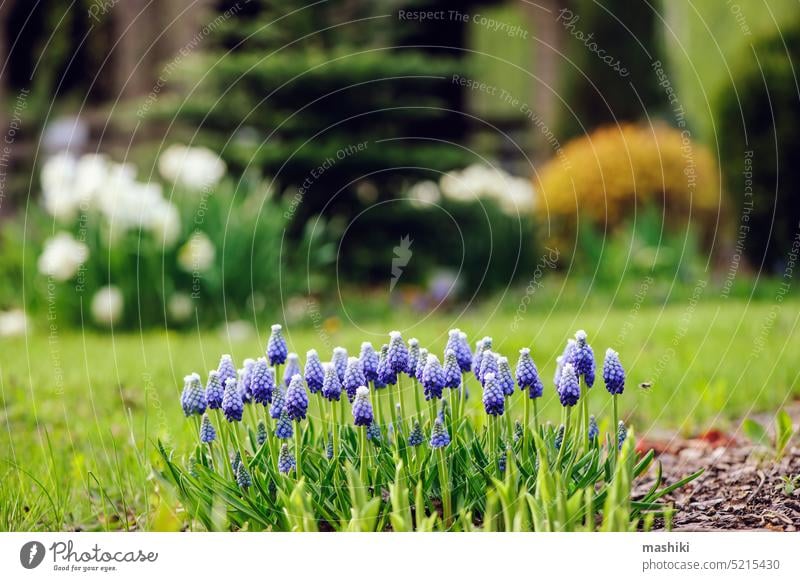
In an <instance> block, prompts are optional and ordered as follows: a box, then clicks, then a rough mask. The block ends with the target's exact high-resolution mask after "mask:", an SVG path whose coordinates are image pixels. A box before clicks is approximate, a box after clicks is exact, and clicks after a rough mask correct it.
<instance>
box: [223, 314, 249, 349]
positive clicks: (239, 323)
mask: <svg viewBox="0 0 800 581" xmlns="http://www.w3.org/2000/svg"><path fill="white" fill-rule="evenodd" d="M255 332H256V330H255V327H253V324H252V323H251V322H250V321H245V320H243V319H238V320H236V321H227V322H225V323H223V324H222V325H220V329H219V333H220V335H222V336H223V337H224V338H225V339H227V340H229V341H232V342H234V343H240V342H243V341H247V340H249V339H250V338H251V337H253V335H255Z"/></svg>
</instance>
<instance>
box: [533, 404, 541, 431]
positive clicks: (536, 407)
mask: <svg viewBox="0 0 800 581" xmlns="http://www.w3.org/2000/svg"><path fill="white" fill-rule="evenodd" d="M533 429H534V430H535V432H536V433H537V434H538V433H539V398H536V399H534V400H533ZM540 435H541V434H540Z"/></svg>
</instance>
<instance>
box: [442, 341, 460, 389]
mask: <svg viewBox="0 0 800 581" xmlns="http://www.w3.org/2000/svg"><path fill="white" fill-rule="evenodd" d="M460 385H461V367H459V365H458V357H457V356H456V352H455V351H453V350H452V349H448V350H447V351H445V354H444V386H445V387H449V388H450V389H458V387H459V386H460Z"/></svg>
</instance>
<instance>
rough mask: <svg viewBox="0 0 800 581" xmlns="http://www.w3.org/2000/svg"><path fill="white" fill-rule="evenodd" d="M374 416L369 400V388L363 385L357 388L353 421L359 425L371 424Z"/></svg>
mask: <svg viewBox="0 0 800 581" xmlns="http://www.w3.org/2000/svg"><path fill="white" fill-rule="evenodd" d="M373 419H374V416H373V414H372V404H371V403H370V401H369V389H367V387H366V386H364V385H362V386H360V387H359V388H358V389H357V390H356V398H355V400H354V401H353V422H354V423H355V425H357V426H365V427H366V426H369V425H370V424H371V423H372V420H373Z"/></svg>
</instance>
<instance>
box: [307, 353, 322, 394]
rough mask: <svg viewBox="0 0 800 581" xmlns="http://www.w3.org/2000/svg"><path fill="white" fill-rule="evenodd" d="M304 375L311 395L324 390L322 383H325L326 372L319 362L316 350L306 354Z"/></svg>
mask: <svg viewBox="0 0 800 581" xmlns="http://www.w3.org/2000/svg"><path fill="white" fill-rule="evenodd" d="M303 374H304V375H305V380H306V383H307V384H308V389H309V391H310V392H311V393H317V392H318V391H319V390H321V389H322V383H323V382H324V381H325V371H324V370H323V369H322V362H321V361H320V360H319V355H318V354H317V350H316V349H312V350H311V351H309V352H308V353H306V367H305V369H304V370H303Z"/></svg>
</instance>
